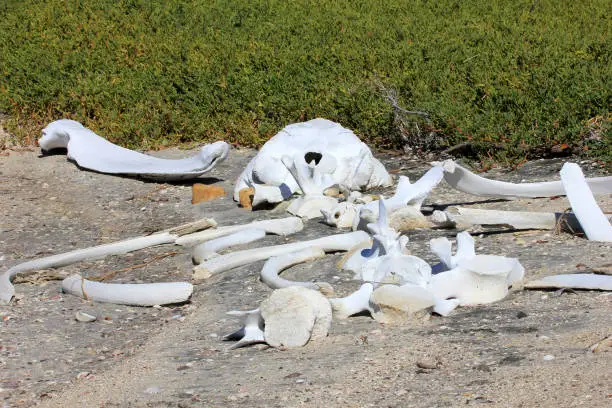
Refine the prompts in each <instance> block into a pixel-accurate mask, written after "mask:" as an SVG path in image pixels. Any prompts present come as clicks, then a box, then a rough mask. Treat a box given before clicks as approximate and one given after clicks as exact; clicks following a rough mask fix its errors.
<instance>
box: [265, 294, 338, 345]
mask: <svg viewBox="0 0 612 408" xmlns="http://www.w3.org/2000/svg"><path fill="white" fill-rule="evenodd" d="M260 310H261V315H262V317H263V320H264V323H265V328H264V338H265V340H266V343H268V344H269V345H270V346H272V347H285V348H294V347H301V346H304V345H305V344H306V343H308V341H310V340H315V341H316V340H321V339H323V338H325V337H327V333H328V331H329V327H330V325H331V321H332V308H331V305H330V303H329V301H328V300H327V298H326V297H325V296H323V295H322V294H321V293H319V292H317V291H316V290H312V289H308V288H304V287H300V286H292V287H288V288H282V289H277V290H275V291H274V292H272V295H271V296H270V297H269V298H268V299H266V300H264V301H263V302H262V304H261V306H260Z"/></svg>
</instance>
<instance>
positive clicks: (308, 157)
mask: <svg viewBox="0 0 612 408" xmlns="http://www.w3.org/2000/svg"><path fill="white" fill-rule="evenodd" d="M322 157H323V155H322V154H321V153H318V152H308V153H306V154H305V155H304V160H305V161H306V163H310V162H312V161H313V160H314V162H315V165H317V164H319V162H320V161H321V158H322Z"/></svg>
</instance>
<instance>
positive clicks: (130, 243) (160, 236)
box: [0, 218, 217, 304]
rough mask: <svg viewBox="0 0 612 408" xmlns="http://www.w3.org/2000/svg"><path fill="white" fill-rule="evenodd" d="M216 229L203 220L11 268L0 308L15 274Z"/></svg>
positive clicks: (2, 281) (0, 288) (0, 280)
mask: <svg viewBox="0 0 612 408" xmlns="http://www.w3.org/2000/svg"><path fill="white" fill-rule="evenodd" d="M216 225H217V223H216V222H215V220H213V219H211V218H204V219H202V220H198V221H195V222H191V223H188V224H184V225H180V226H178V227H173V228H170V229H167V230H165V231H162V232H158V233H156V234H152V235H148V236H146V237H138V238H131V239H127V240H124V241H119V242H113V243H110V244H103V245H98V246H94V247H90V248H84V249H76V250H74V251H70V252H66V253H63V254H57V255H51V256H47V257H44V258H39V259H34V260H31V261H27V262H24V263H21V264H19V265H15V266H13V267H12V268H10V269H8V270H7V271H6V272H4V274H2V275H1V276H0V304H2V303H8V302H10V300H11V298H12V297H13V296H14V294H15V288H14V287H13V285H12V284H11V281H12V280H13V278H14V277H15V275H17V274H18V273H21V272H26V271H32V270H37V269H47V268H60V267H62V266H66V265H71V264H73V263H77V262H81V261H84V260H95V259H101V258H104V257H106V256H108V255H121V254H126V253H128V252H132V251H136V250H138V249H143V248H148V247H151V246H155V245H162V244H171V243H174V242H175V241H176V240H177V239H178V238H179V237H180V236H181V235H183V234H185V233H190V232H193V231H198V230H202V229H206V228H211V227H215V226H216Z"/></svg>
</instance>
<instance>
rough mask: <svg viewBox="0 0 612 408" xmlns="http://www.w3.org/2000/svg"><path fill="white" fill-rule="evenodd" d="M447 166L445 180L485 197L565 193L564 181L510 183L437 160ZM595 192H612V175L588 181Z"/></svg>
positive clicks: (452, 162) (461, 189) (434, 163)
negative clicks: (491, 178)
mask: <svg viewBox="0 0 612 408" xmlns="http://www.w3.org/2000/svg"><path fill="white" fill-rule="evenodd" d="M432 165H434V166H440V167H442V168H443V169H444V181H446V182H447V183H448V184H450V185H451V186H452V187H453V188H455V189H457V190H459V191H463V192H464V193H468V194H473V195H477V196H482V197H500V198H516V197H551V196H557V195H565V189H564V187H563V184H562V183H561V181H546V182H539V183H520V184H516V183H509V182H505V181H498V180H490V179H487V178H484V177H480V176H478V175H476V174H474V173H472V172H471V171H469V170H467V169H466V168H464V167H461V166H460V165H459V164H457V163H455V162H454V161H453V160H445V161H443V162H433V163H432ZM587 182H588V184H589V187H590V188H591V191H592V192H593V194H608V193H612V177H609V176H608V177H595V178H591V179H588V180H587Z"/></svg>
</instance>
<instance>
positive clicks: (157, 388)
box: [144, 387, 161, 394]
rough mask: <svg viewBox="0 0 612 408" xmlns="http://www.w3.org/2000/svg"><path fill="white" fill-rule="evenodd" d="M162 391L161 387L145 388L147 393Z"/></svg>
mask: <svg viewBox="0 0 612 408" xmlns="http://www.w3.org/2000/svg"><path fill="white" fill-rule="evenodd" d="M160 392H161V388H159V387H149V388H147V389H146V390H144V393H145V394H159V393H160Z"/></svg>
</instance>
